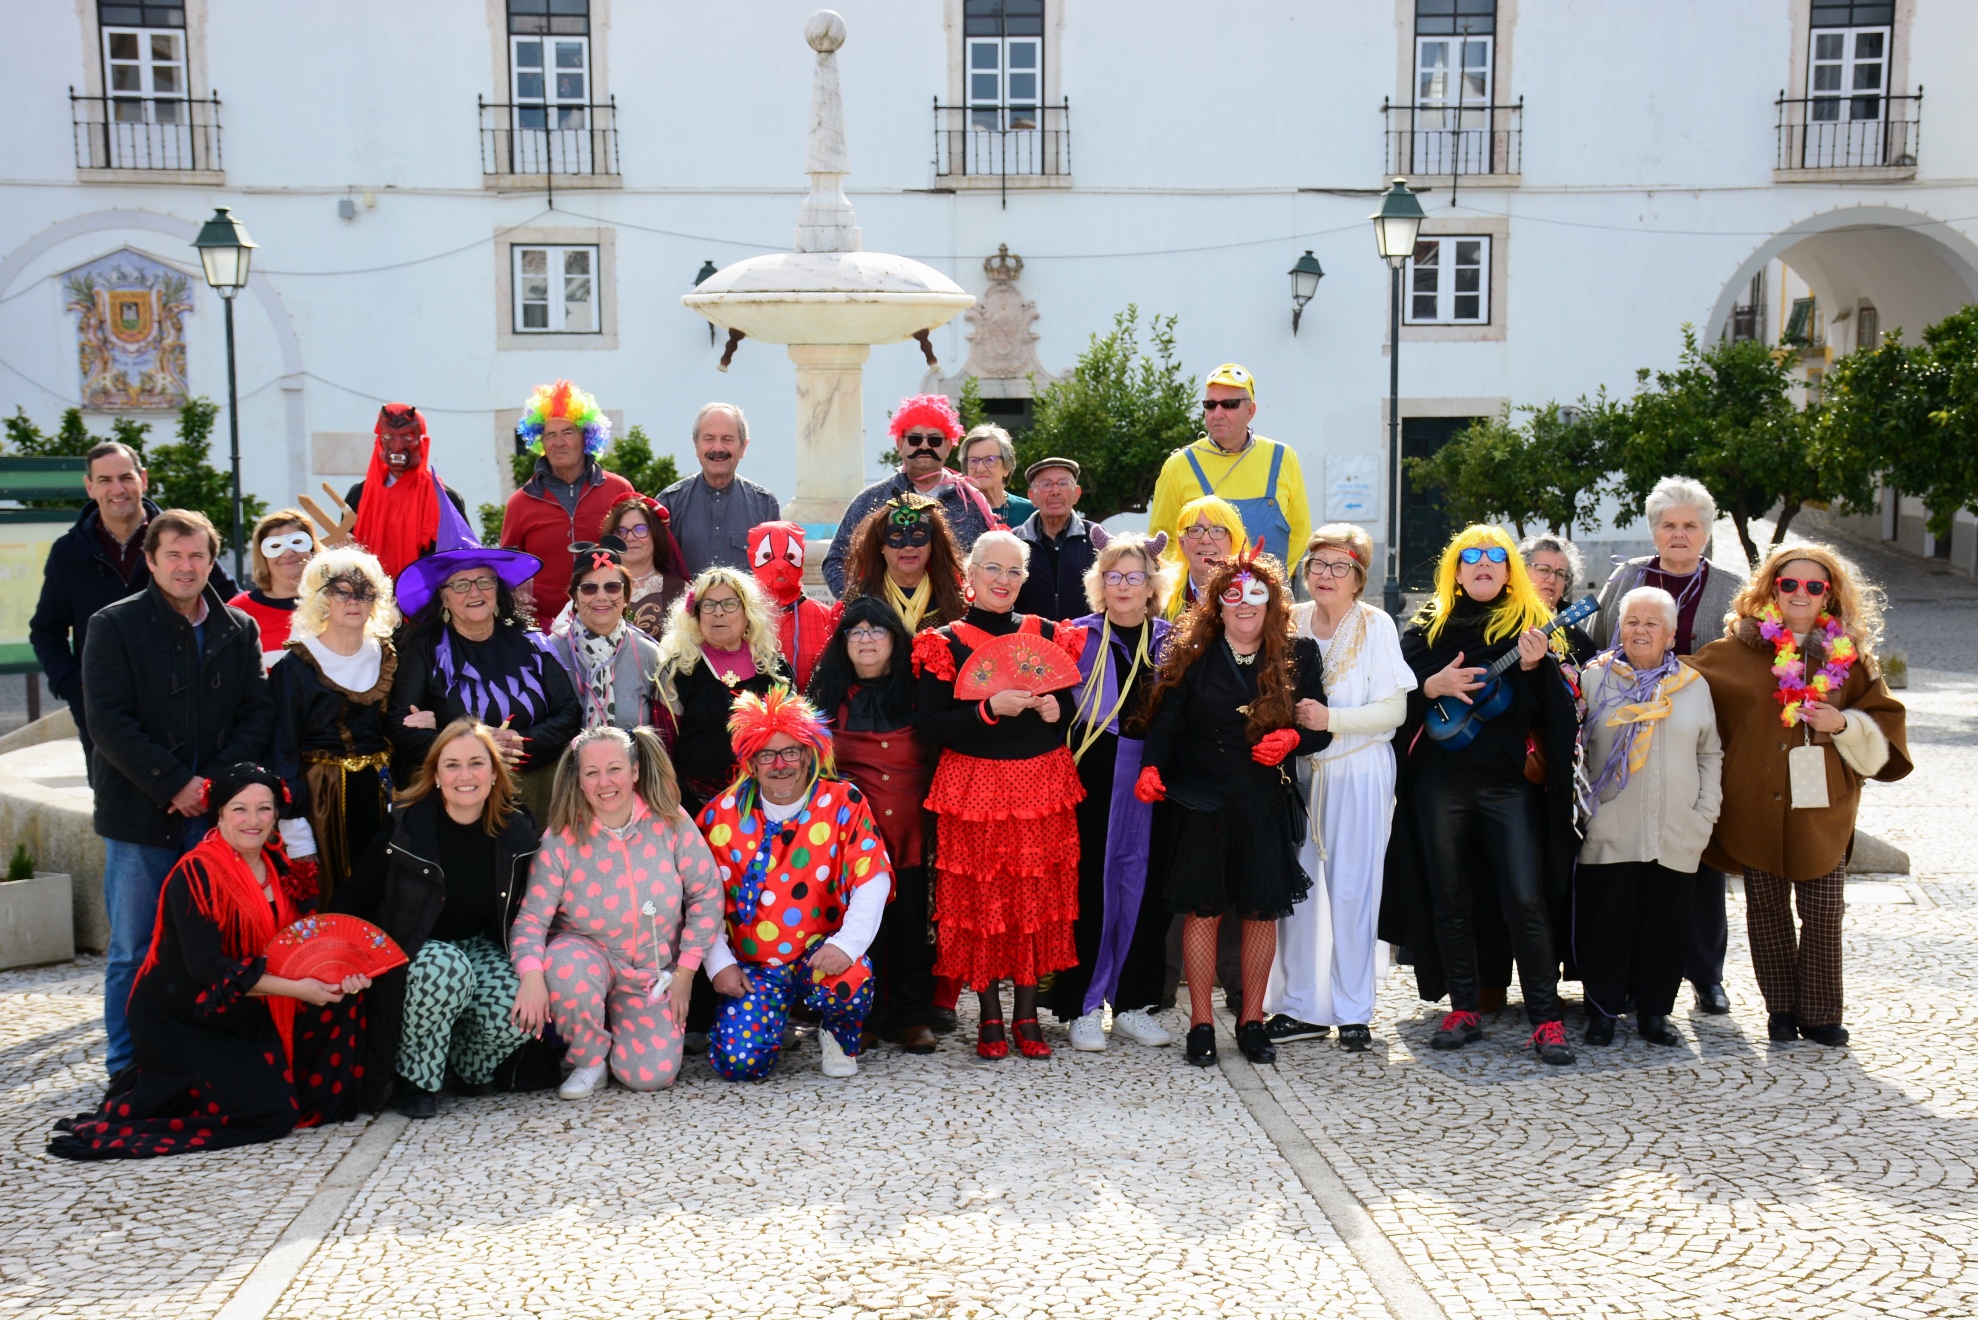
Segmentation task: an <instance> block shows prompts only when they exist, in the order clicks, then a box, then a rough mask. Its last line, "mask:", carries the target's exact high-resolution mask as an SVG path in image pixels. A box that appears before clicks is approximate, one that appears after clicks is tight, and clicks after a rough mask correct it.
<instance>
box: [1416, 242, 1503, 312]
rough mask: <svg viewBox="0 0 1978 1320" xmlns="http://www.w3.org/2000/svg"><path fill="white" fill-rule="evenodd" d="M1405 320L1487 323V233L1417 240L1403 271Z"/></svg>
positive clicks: (1488, 262) (1488, 308)
mask: <svg viewBox="0 0 1978 1320" xmlns="http://www.w3.org/2000/svg"><path fill="white" fill-rule="evenodd" d="M1403 279H1404V282H1405V284H1404V287H1405V289H1406V292H1407V295H1408V296H1407V313H1408V315H1407V318H1406V320H1407V324H1409V325H1488V324H1489V323H1490V236H1489V235H1487V234H1475V235H1470V234H1450V235H1438V236H1437V237H1435V238H1423V239H1419V240H1417V241H1416V243H1415V254H1414V255H1413V256H1412V257H1410V258H1409V259H1408V268H1407V270H1406V271H1404V272H1403Z"/></svg>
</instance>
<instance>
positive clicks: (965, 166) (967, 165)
mask: <svg viewBox="0 0 1978 1320" xmlns="http://www.w3.org/2000/svg"><path fill="white" fill-rule="evenodd" d="M934 176H935V178H936V180H937V181H938V182H939V184H940V186H942V187H945V188H958V189H959V188H985V189H986V188H996V189H1000V190H1001V191H1002V194H1003V204H1004V205H1005V206H1007V205H1008V204H1009V193H1010V190H1011V189H1012V188H1016V189H1025V188H1064V187H1069V186H1070V185H1071V100H1070V98H1066V99H1065V101H1063V102H1062V103H1060V104H1058V105H1032V106H993V105H942V104H941V98H939V97H938V96H937V97H935V98H934Z"/></svg>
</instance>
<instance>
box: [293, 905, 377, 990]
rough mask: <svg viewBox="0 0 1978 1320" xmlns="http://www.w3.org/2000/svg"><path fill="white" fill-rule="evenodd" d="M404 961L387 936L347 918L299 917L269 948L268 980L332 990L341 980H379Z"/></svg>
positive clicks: (330, 915)
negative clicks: (311, 982) (308, 982)
mask: <svg viewBox="0 0 1978 1320" xmlns="http://www.w3.org/2000/svg"><path fill="white" fill-rule="evenodd" d="M407 961H409V960H408V959H407V958H406V956H405V950H403V949H401V948H399V947H398V944H397V942H396V941H394V940H393V939H392V937H391V936H389V935H387V934H385V933H384V932H383V931H381V930H379V929H378V928H377V927H376V926H373V925H372V924H371V923H370V922H368V921H365V920H364V919H363V918H361V917H353V916H351V915H350V914H349V913H347V912H331V913H327V914H325V915H322V916H314V917H304V918H303V919H302V920H300V921H298V922H296V923H295V924H293V925H291V926H289V927H287V928H286V929H284V930H280V931H277V932H276V933H275V938H274V939H273V940H271V941H269V944H268V974H269V975H270V976H284V977H287V978H288V979H289V980H291V981H300V980H302V979H304V978H306V977H314V978H315V979H316V980H318V981H327V982H330V983H331V984H335V983H336V982H338V981H341V980H343V978H344V977H346V976H356V975H361V976H373V977H375V976H381V975H383V974H384V973H386V972H388V971H390V970H391V969H392V968H394V967H403V966H405V964H406V962H407Z"/></svg>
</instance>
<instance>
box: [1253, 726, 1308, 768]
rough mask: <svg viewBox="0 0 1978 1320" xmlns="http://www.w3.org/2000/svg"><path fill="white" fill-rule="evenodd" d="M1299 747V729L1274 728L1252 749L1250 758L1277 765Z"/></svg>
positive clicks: (1258, 761)
mask: <svg viewBox="0 0 1978 1320" xmlns="http://www.w3.org/2000/svg"><path fill="white" fill-rule="evenodd" d="M1297 747H1298V730H1296V729H1273V730H1271V731H1270V732H1269V733H1267V734H1265V735H1264V736H1263V737H1261V738H1259V739H1258V740H1257V745H1256V746H1255V747H1252V748H1251V749H1250V759H1251V760H1253V761H1255V762H1256V763H1257V764H1258V765H1276V764H1277V763H1278V762H1280V761H1282V760H1283V759H1284V758H1285V757H1287V756H1289V755H1291V753H1292V752H1293V751H1295V750H1296V749H1297Z"/></svg>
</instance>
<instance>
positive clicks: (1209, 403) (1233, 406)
mask: <svg viewBox="0 0 1978 1320" xmlns="http://www.w3.org/2000/svg"><path fill="white" fill-rule="evenodd" d="M1248 402H1250V400H1248V399H1204V400H1202V411H1203V412H1214V411H1215V410H1216V409H1218V408H1227V409H1229V410H1230V411H1231V412H1235V411H1236V410H1237V409H1238V408H1241V407H1242V406H1243V405H1244V404H1246V403H1248Z"/></svg>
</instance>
